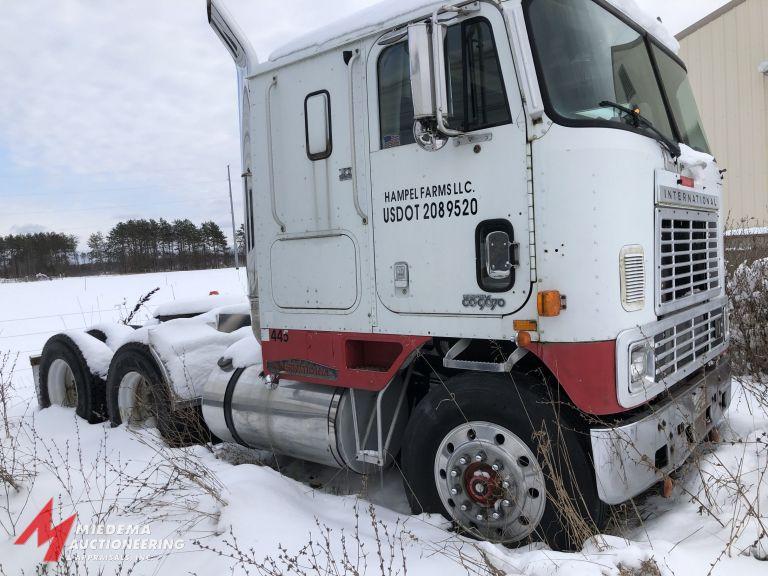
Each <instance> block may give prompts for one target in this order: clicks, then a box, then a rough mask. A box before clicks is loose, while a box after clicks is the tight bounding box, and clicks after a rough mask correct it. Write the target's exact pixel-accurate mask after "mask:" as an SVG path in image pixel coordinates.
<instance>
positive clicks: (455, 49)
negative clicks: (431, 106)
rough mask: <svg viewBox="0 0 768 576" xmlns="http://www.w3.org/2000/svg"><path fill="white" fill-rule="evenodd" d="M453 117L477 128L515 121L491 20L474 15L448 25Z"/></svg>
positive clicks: (466, 128)
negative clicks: (455, 23) (456, 23)
mask: <svg viewBox="0 0 768 576" xmlns="http://www.w3.org/2000/svg"><path fill="white" fill-rule="evenodd" d="M445 54H446V71H447V77H448V86H449V90H448V94H449V105H450V113H449V116H448V118H449V121H450V124H451V127H452V128H455V129H457V130H461V131H462V132H473V131H475V130H482V129H484V128H491V127H493V126H499V125H501V124H509V123H510V122H511V117H510V112H509V103H508V102H507V94H506V91H505V90H504V78H503V77H502V74H501V64H500V63H499V55H498V53H497V52H496V43H495V42H494V39H493V31H492V30H491V24H490V23H489V22H488V20H485V19H484V18H478V19H472V20H468V21H466V22H463V23H462V24H459V25H457V26H452V27H450V28H449V29H448V34H447V36H446V38H445Z"/></svg>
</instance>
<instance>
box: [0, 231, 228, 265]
mask: <svg viewBox="0 0 768 576" xmlns="http://www.w3.org/2000/svg"><path fill="white" fill-rule="evenodd" d="M236 239H237V240H239V241H238V242H237V244H238V245H239V246H240V249H241V251H242V245H241V243H242V232H240V231H239V233H238V234H237V236H236ZM85 248H86V250H84V251H79V250H78V242H77V238H76V237H75V236H72V235H68V234H60V233H56V232H40V233H36V234H18V235H13V234H11V235H9V236H5V237H3V236H0V277H3V278H29V277H35V276H37V275H40V274H44V275H46V276H60V275H78V274H92V273H122V274H134V273H140V272H164V271H171V270H196V269H203V268H221V267H225V266H231V265H232V259H233V254H232V248H231V247H230V246H229V244H228V242H227V237H226V236H225V234H224V232H223V231H222V230H221V228H220V227H219V225H218V224H216V223H215V222H210V221H208V222H203V223H201V224H200V225H199V226H198V225H196V224H194V223H193V222H192V221H191V220H189V219H183V220H174V221H172V222H169V221H167V220H165V219H162V218H161V219H159V220H154V219H150V220H145V219H140V220H128V221H126V222H120V223H118V224H116V225H115V226H114V227H113V228H112V229H111V230H110V231H109V233H107V234H106V235H105V234H103V233H101V232H96V233H94V234H91V235H90V237H89V238H88V241H87V245H86V247H85Z"/></svg>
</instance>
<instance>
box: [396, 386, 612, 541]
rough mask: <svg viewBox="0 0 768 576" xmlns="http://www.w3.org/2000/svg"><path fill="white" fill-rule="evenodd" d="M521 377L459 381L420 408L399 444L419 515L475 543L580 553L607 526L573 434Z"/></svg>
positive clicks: (435, 392)
mask: <svg viewBox="0 0 768 576" xmlns="http://www.w3.org/2000/svg"><path fill="white" fill-rule="evenodd" d="M537 384H538V382H537V381H536V380H535V379H532V378H530V377H528V376H525V375H522V374H512V375H510V374H507V375H487V374H463V375H460V376H457V377H455V378H452V379H451V380H449V381H448V382H447V383H446V385H445V386H444V387H443V386H441V387H438V388H435V389H433V390H432V391H431V392H430V393H429V394H428V395H427V396H426V397H425V398H424V399H423V400H422V401H421V402H420V403H419V405H418V406H417V407H416V409H415V412H414V414H413V415H412V416H411V419H410V422H409V424H408V428H407V430H406V438H405V439H404V442H403V450H402V458H401V459H402V468H403V473H404V476H405V485H406V492H407V493H408V498H409V501H410V503H411V508H412V509H413V510H414V512H416V513H421V512H434V513H441V514H443V515H445V516H446V517H447V518H449V519H451V520H453V521H454V523H455V524H456V526H457V528H458V529H459V530H460V531H461V532H463V533H465V534H468V535H470V536H474V537H476V538H481V539H483V540H489V541H492V542H499V543H504V544H508V545H516V544H521V543H524V542H527V541H537V540H542V541H545V542H546V543H548V544H549V545H550V546H551V547H553V548H556V549H570V548H575V547H579V546H580V545H582V544H583V542H584V540H585V539H586V538H587V537H588V536H590V535H591V534H592V533H594V531H595V530H597V529H599V528H600V527H601V524H602V516H603V506H602V504H601V502H600V500H599V498H598V496H597V490H596V486H595V480H594V473H593V472H592V470H591V465H590V460H589V456H588V454H587V452H586V450H585V449H584V447H583V446H582V444H581V442H580V441H579V438H578V436H577V434H578V433H577V432H576V431H575V430H574V429H573V427H572V426H570V425H569V424H567V423H566V422H565V421H564V420H563V418H562V415H561V414H559V413H558V412H557V409H556V408H555V407H554V406H553V405H552V404H551V403H547V402H544V401H543V400H544V399H543V398H542V397H540V396H539V395H537V394H536V393H534V392H533V391H532V389H533V388H535V387H536V385H537Z"/></svg>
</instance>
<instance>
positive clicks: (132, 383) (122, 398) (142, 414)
mask: <svg viewBox="0 0 768 576" xmlns="http://www.w3.org/2000/svg"><path fill="white" fill-rule="evenodd" d="M117 405H118V409H119V411H120V420H121V421H122V422H123V424H126V425H128V426H135V427H141V426H146V425H151V424H152V423H153V422H152V417H153V413H152V396H151V392H150V389H149V384H148V382H147V380H146V379H145V378H144V376H142V375H141V374H140V373H138V372H128V373H127V374H126V375H125V376H123V379H122V380H121V382H120V387H119V388H118V392H117Z"/></svg>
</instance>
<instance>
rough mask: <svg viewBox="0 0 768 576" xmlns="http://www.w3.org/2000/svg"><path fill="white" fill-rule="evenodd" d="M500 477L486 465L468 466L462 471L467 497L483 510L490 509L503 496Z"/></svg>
mask: <svg viewBox="0 0 768 576" xmlns="http://www.w3.org/2000/svg"><path fill="white" fill-rule="evenodd" d="M502 482H503V480H502V478H501V475H500V474H499V473H498V472H496V471H494V470H493V469H492V468H491V467H490V466H489V465H488V464H480V463H474V464H470V465H469V466H468V467H467V469H466V470H465V471H464V486H465V489H466V492H467V495H468V496H469V497H470V499H472V500H473V501H474V502H476V503H477V504H479V505H480V506H483V507H485V508H489V507H492V506H493V505H494V503H495V502H496V501H497V500H499V499H500V498H501V497H502V496H503V488H502V487H501V484H502Z"/></svg>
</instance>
